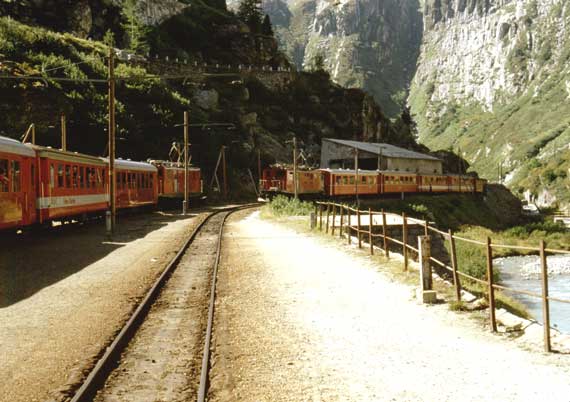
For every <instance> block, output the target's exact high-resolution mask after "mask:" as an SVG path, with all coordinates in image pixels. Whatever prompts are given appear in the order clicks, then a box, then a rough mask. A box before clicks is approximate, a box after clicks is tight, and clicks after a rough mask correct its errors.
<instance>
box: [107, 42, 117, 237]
mask: <svg viewBox="0 0 570 402" xmlns="http://www.w3.org/2000/svg"><path fill="white" fill-rule="evenodd" d="M114 56H115V54H114V49H113V47H112V46H110V47H109V66H108V69H109V77H108V82H109V203H110V205H109V206H110V211H109V212H110V215H111V217H110V224H108V225H107V230H108V232H110V234H113V233H114V232H115V224H116V214H117V207H116V202H115V201H116V200H115V190H116V182H115V60H114Z"/></svg>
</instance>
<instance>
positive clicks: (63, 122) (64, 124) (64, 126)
mask: <svg viewBox="0 0 570 402" xmlns="http://www.w3.org/2000/svg"><path fill="white" fill-rule="evenodd" d="M61 150H62V151H67V119H66V118H65V113H62V114H61Z"/></svg>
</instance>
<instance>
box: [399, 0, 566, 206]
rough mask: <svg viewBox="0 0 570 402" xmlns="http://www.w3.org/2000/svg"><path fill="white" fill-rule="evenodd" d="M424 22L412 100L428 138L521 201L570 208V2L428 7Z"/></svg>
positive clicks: (484, 0) (474, 1) (434, 2)
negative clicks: (499, 182)
mask: <svg viewBox="0 0 570 402" xmlns="http://www.w3.org/2000/svg"><path fill="white" fill-rule="evenodd" d="M424 25H425V32H424V37H423V44H422V50H421V56H420V59H419V62H418V69H417V72H416V75H415V77H414V80H413V83H412V91H411V96H410V98H409V102H410V104H411V106H412V110H413V112H414V114H415V116H416V119H417V121H418V124H419V128H420V140H421V141H422V142H423V143H425V144H427V145H428V146H430V147H432V148H434V149H448V148H450V147H452V148H454V149H455V150H458V149H460V150H461V151H462V154H463V156H464V157H465V158H466V159H467V160H468V161H469V162H470V163H471V165H472V166H473V167H474V168H475V169H476V170H477V171H479V172H480V173H482V174H483V175H484V176H485V177H487V178H490V179H495V180H497V179H498V176H499V172H502V178H501V179H502V180H504V181H505V182H506V183H507V184H508V185H509V186H510V187H511V188H513V189H515V190H517V191H518V192H519V193H520V195H522V194H523V193H525V192H526V193H527V194H529V195H530V196H531V198H532V196H534V197H535V198H538V199H539V200H542V201H544V203H545V204H548V203H553V202H562V203H568V202H570V193H569V191H568V187H567V177H568V174H569V173H570V171H569V168H570V149H569V148H568V145H567V144H568V142H569V141H570V128H569V127H570V126H569V124H570V121H569V119H568V117H567V116H568V112H570V107H569V105H568V101H567V100H568V99H569V97H570V80H569V79H568V61H569V60H570V35H569V32H568V28H569V27H570V4H569V3H568V2H567V1H564V0H469V1H467V0H426V1H425V7H424ZM545 189H546V190H548V191H547V193H548V194H549V197H544V196H543V195H544V194H545V192H544V191H545ZM546 200H548V202H547V201H546Z"/></svg>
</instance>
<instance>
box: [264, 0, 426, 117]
mask: <svg viewBox="0 0 570 402" xmlns="http://www.w3.org/2000/svg"><path fill="white" fill-rule="evenodd" d="M264 6H265V10H266V12H267V13H268V14H269V15H270V16H271V17H272V20H273V21H274V23H275V25H276V27H277V29H276V30H277V34H278V36H279V37H280V40H281V42H282V44H283V47H284V49H285V50H286V53H287V54H288V55H289V56H290V58H291V59H292V60H293V62H294V63H295V64H296V65H297V67H298V68H299V69H311V68H312V67H313V65H314V61H315V59H316V57H317V56H318V55H322V56H324V59H325V60H324V62H325V63H324V64H325V68H326V69H327V71H329V72H330V74H331V77H332V79H333V80H334V81H335V82H337V83H339V84H341V85H343V86H347V87H356V88H363V89H365V90H366V91H368V92H369V93H370V94H372V95H373V96H374V98H375V99H376V100H377V101H378V102H379V103H380V104H381V105H382V107H383V108H384V109H385V110H386V112H387V113H388V114H389V115H391V116H395V115H396V114H398V113H399V111H400V110H401V108H402V106H403V105H405V103H406V98H407V95H408V89H409V83H410V81H411V79H412V77H413V75H414V72H415V67H416V61H417V57H418V54H419V48H420V43H421V34H422V17H421V13H420V11H419V7H420V5H419V1H418V0H406V1H401V0H354V1H346V0H345V1H338V0H335V1H333V0H289V1H288V2H286V1H285V0H267V1H266V2H265V5H264Z"/></svg>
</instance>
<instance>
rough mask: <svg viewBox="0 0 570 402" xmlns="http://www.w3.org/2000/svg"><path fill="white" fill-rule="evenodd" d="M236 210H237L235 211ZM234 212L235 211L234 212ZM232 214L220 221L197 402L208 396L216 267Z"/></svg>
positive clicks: (201, 401) (203, 401)
mask: <svg viewBox="0 0 570 402" xmlns="http://www.w3.org/2000/svg"><path fill="white" fill-rule="evenodd" d="M236 210H237V209H236ZM234 211H235V210H234ZM231 213H232V212H228V213H227V214H226V216H224V218H223V219H222V223H221V225H220V231H219V234H218V244H217V246H216V261H215V262H214V273H213V274H212V285H211V289H210V303H209V305H208V324H207V326H206V339H205V340H204V354H203V355H202V369H201V372H200V385H199V387H198V402H205V401H206V398H207V396H208V382H209V381H208V374H209V371H210V346H211V343H212V328H213V326H214V308H215V304H216V283H217V278H218V266H219V265H220V257H221V252H222V235H223V232H224V226H225V224H226V220H227V219H228V217H229V216H230V215H231Z"/></svg>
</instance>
